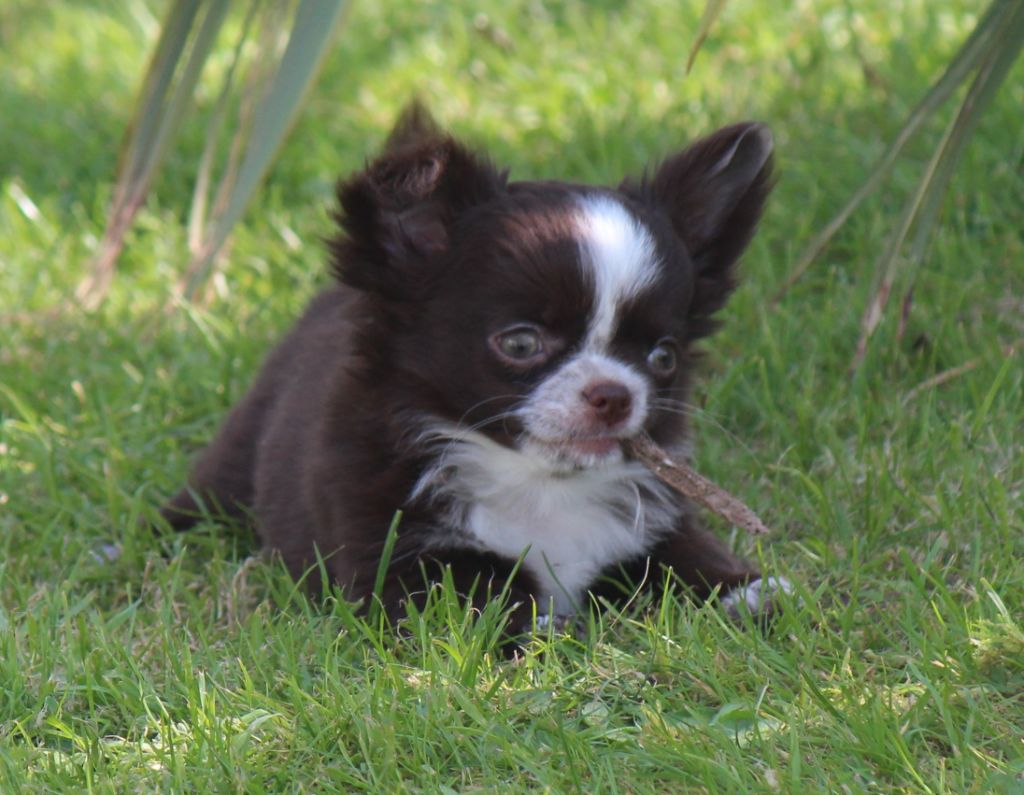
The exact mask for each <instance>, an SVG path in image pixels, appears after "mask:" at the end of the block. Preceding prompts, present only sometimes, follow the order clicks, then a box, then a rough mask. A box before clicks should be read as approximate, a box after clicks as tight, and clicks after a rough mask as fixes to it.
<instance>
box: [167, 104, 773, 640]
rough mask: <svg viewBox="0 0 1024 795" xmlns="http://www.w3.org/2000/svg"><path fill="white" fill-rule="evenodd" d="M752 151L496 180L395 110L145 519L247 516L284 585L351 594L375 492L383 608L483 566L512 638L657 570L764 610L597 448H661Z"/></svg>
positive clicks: (727, 555) (717, 148)
mask: <svg viewBox="0 0 1024 795" xmlns="http://www.w3.org/2000/svg"><path fill="white" fill-rule="evenodd" d="M771 160H772V138H771V134H770V133H769V131H768V130H767V129H766V128H765V127H764V126H762V125H760V124H755V123H743V124H735V125H732V126H729V127H725V128H723V129H721V130H719V131H718V132H716V133H714V134H713V135H711V136H709V137H707V138H704V139H703V140H700V141H698V142H696V143H694V144H693V145H692V146H690V147H689V148H687V149H684V150H682V151H680V152H678V153H676V154H674V155H672V156H671V157H669V158H668V159H667V160H665V161H664V162H663V163H662V164H661V166H660V167H658V168H657V169H656V170H655V171H654V172H653V174H651V175H649V176H647V177H644V178H642V179H627V180H625V181H624V182H623V183H622V184H621V185H619V186H618V187H617V188H608V187H592V186H586V185H577V184H571V183H565V182H555V181H537V182H532V181H531V182H512V181H509V179H508V174H507V172H506V171H503V170H500V169H498V168H496V167H495V166H494V165H493V164H492V163H491V162H490V161H489V160H488V159H487V158H486V157H483V156H481V155H480V154H477V153H475V152H473V151H471V150H470V149H469V148H468V147H466V146H465V145H463V144H462V143H460V142H459V141H457V140H455V139H453V138H452V137H450V136H449V135H447V134H445V133H444V132H442V131H441V130H440V129H439V128H438V127H437V125H436V124H435V123H434V121H433V120H432V119H431V118H430V117H429V115H428V114H427V113H426V111H424V110H423V109H422V108H421V107H419V106H413V107H411V108H409V109H408V110H407V111H406V112H405V113H404V114H403V116H402V118H401V119H400V121H399V123H398V125H397V126H396V128H395V130H394V131H393V132H392V134H391V137H390V138H389V140H388V142H387V144H386V146H385V148H384V150H383V152H382V153H381V154H380V155H379V156H378V158H377V159H376V160H374V161H373V162H371V163H370V164H369V165H368V166H367V167H366V168H365V169H364V170H362V171H360V172H358V173H356V174H355V175H354V176H352V177H350V178H348V179H347V180H343V181H342V182H341V183H340V184H339V187H338V199H339V203H340V209H339V211H338V212H337V221H338V223H339V225H340V232H339V233H338V235H337V237H336V238H335V239H334V240H333V241H332V242H331V243H330V254H331V264H332V270H333V275H334V277H335V279H336V283H335V284H334V285H333V286H331V287H330V288H328V289H327V290H326V291H324V292H323V293H321V294H320V295H319V296H317V297H316V298H315V299H314V300H313V301H312V303H311V305H310V306H309V308H308V310H307V311H306V313H305V315H303V317H302V318H301V319H300V320H299V322H298V323H297V325H296V326H295V328H294V329H293V330H292V331H291V333H290V334H289V335H288V336H287V337H286V338H285V339H284V341H283V342H282V343H281V344H280V346H279V347H278V348H277V349H276V350H275V351H274V352H273V353H272V354H271V355H270V357H269V358H268V360H267V362H266V364H265V366H264V368H263V371H262V372H261V374H260V375H259V377H258V378H257V379H256V382H255V384H254V385H253V386H252V388H251V389H250V391H249V392H248V394H247V395H245V397H243V398H242V399H241V401H240V402H239V403H238V405H237V406H235V408H234V409H233V410H232V411H231V413H230V414H229V415H228V417H227V420H226V421H225V423H224V426H223V428H222V429H221V430H220V433H219V434H218V436H217V437H216V439H215V440H214V441H213V443H212V444H211V445H210V446H209V448H207V450H206V451H205V452H204V453H203V454H202V455H201V456H200V457H199V459H198V461H197V463H196V464H195V467H194V469H193V471H192V474H191V476H190V478H189V481H188V486H187V487H186V488H185V489H183V490H182V491H181V492H180V493H178V494H177V495H176V496H175V497H173V498H172V499H171V500H170V502H169V503H168V504H167V505H166V506H165V507H164V509H163V516H164V517H165V519H166V520H167V521H168V522H169V523H170V524H171V525H172V526H173V527H174V528H175V529H184V528H186V527H189V526H191V525H192V524H194V523H195V521H196V520H197V519H198V518H199V517H200V516H202V515H203V512H204V508H205V509H207V510H212V509H216V510H217V511H219V512H221V513H222V514H224V515H227V516H228V517H232V518H246V519H247V518H250V517H251V518H252V519H253V520H254V521H255V524H256V529H257V532H258V534H259V536H260V537H261V539H262V541H263V543H264V544H265V545H266V546H267V547H269V548H271V549H272V550H274V551H275V552H276V553H278V554H280V556H281V558H282V559H283V560H284V562H285V564H286V565H287V567H288V569H289V570H290V572H291V573H292V574H293V575H294V576H295V577H296V578H300V577H303V576H306V575H308V574H309V573H310V569H312V568H314V567H317V566H318V565H320V563H321V562H322V565H323V566H324V567H325V568H326V572H327V574H328V575H329V577H330V579H331V580H332V581H333V584H334V585H336V586H339V587H340V588H341V589H342V592H343V593H344V594H345V595H346V597H348V598H351V599H354V600H359V599H362V600H364V603H365V600H368V599H369V598H370V597H371V595H372V592H373V588H374V582H375V578H376V575H377V570H378V566H379V563H380V561H381V556H382V552H383V548H384V543H385V539H386V538H387V534H388V527H389V525H390V523H391V520H392V517H393V515H394V513H395V510H396V509H398V508H401V510H402V512H403V515H402V520H401V524H400V527H399V528H398V536H397V540H396V542H395V545H394V548H393V551H392V555H391V559H390V565H389V568H388V570H387V576H386V579H385V582H384V587H383V590H382V592H380V594H379V596H380V598H381V600H382V602H383V605H384V607H385V608H386V610H387V611H388V612H389V613H390V614H391V615H392V616H394V617H400V616H401V615H402V614H403V612H404V611H403V602H404V600H406V599H413V600H422V599H423V598H424V595H425V593H426V590H427V589H428V588H429V585H430V583H431V582H437V581H438V580H439V579H440V578H441V576H442V574H443V573H444V572H445V571H446V570H450V576H451V578H452V580H453V581H454V583H455V585H456V587H457V588H458V589H459V590H460V592H462V593H464V594H465V595H467V596H471V597H472V598H473V600H474V602H475V603H477V604H482V603H483V602H484V601H485V600H486V599H488V598H490V596H489V595H490V594H491V593H493V592H495V591H497V590H500V589H501V588H502V587H503V586H505V585H506V583H507V584H508V588H509V591H510V594H511V603H512V604H513V605H515V607H514V610H513V622H514V626H515V627H516V628H517V629H522V628H525V627H528V626H529V624H530V622H531V620H532V619H533V616H534V614H536V615H537V616H539V617H540V618H541V620H542V621H544V622H548V621H552V620H563V619H564V618H565V617H567V616H570V615H572V614H574V613H575V612H576V611H577V610H578V609H579V608H580V607H581V606H582V605H584V604H586V603H587V601H588V598H589V596H591V595H593V594H597V593H601V594H603V595H606V596H610V595H613V594H615V593H622V592H623V591H622V589H621V588H619V589H616V588H615V587H609V586H608V582H609V578H610V579H611V580H612V581H614V580H615V579H616V578H617V579H619V580H625V581H629V582H632V583H634V584H635V583H641V582H647V583H653V584H654V585H660V584H661V583H663V582H664V581H665V574H664V572H663V571H662V567H664V568H665V569H668V570H670V571H671V572H672V574H673V575H674V577H676V578H678V579H679V580H681V581H682V583H683V584H685V585H686V586H688V587H689V589H690V590H691V591H692V592H694V593H695V594H696V595H697V596H699V597H700V596H706V595H707V594H709V593H710V592H711V591H712V590H713V589H715V588H719V589H720V591H721V593H723V594H724V596H723V601H724V602H725V603H726V606H727V607H730V608H732V609H735V608H736V607H737V606H738V605H739V604H749V605H750V607H751V608H753V609H754V610H755V611H756V610H761V609H765V608H766V606H767V605H768V604H770V598H769V597H770V595H771V592H772V591H774V590H777V589H778V588H780V587H782V588H785V587H786V584H785V583H784V581H782V580H780V579H778V580H777V579H775V578H771V579H766V580H761V579H760V575H759V573H758V571H757V569H756V568H754V567H753V566H751V565H750V564H748V563H746V562H744V561H742V560H740V559H739V558H737V557H736V556H734V555H733V554H732V553H731V552H730V551H729V550H728V548H727V547H726V546H725V545H724V544H723V543H722V542H721V541H719V540H718V539H716V538H715V537H713V536H712V535H710V534H709V533H708V532H706V531H705V530H703V529H702V528H701V527H700V525H699V523H698V520H697V518H696V516H695V515H694V511H693V509H692V508H691V506H689V505H688V504H687V503H686V502H685V500H684V499H683V498H681V497H680V496H679V495H677V494H675V493H674V492H672V491H670V490H669V489H667V488H666V487H665V486H663V485H661V484H660V483H659V482H658V481H656V480H655V478H654V477H653V476H652V475H651V473H650V472H648V470H647V469H645V468H644V466H642V465H641V464H640V463H638V462H636V461H634V460H631V459H630V457H629V455H628V454H626V453H625V452H624V450H623V442H624V441H626V440H628V439H631V438H632V437H634V436H636V435H637V434H641V433H647V434H649V435H650V436H651V437H652V438H653V439H654V440H655V441H656V442H657V443H658V444H660V445H661V446H663V447H665V448H667V449H668V450H670V451H673V452H674V453H675V454H676V455H680V456H685V455H686V454H687V451H688V442H687V423H686V406H687V403H686V397H687V391H688V387H689V382H690V378H691V375H692V373H693V369H694V361H695V358H696V357H695V351H694V345H695V343H697V341H698V340H700V339H701V338H702V337H704V336H706V335H707V334H709V333H710V332H711V331H712V330H713V329H714V327H715V322H714V320H713V316H714V314H715V312H716V311H717V310H718V309H719V308H721V307H722V305H723V304H724V303H725V301H726V299H727V297H728V295H729V293H730V292H731V291H732V289H733V288H734V286H735V268H736V263H737V259H738V258H739V256H740V254H741V252H742V251H743V249H744V248H745V247H746V245H747V243H748V242H749V240H750V238H751V235H752V234H753V232H754V228H755V226H756V224H757V221H758V218H759V216H760V215H761V211H762V207H763V205H764V203H765V199H766V197H767V194H768V192H769V188H770V173H771ZM309 579H310V581H311V582H319V581H320V576H319V575H318V574H316V573H313V575H312V576H311V577H310V578H309Z"/></svg>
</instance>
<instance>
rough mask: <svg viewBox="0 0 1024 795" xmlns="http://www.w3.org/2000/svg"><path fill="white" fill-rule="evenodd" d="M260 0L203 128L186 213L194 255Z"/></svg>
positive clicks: (253, 7)
mask: <svg viewBox="0 0 1024 795" xmlns="http://www.w3.org/2000/svg"><path fill="white" fill-rule="evenodd" d="M259 7H260V0H250V3H249V10H248V11H247V12H246V15H245V20H244V21H243V22H242V30H241V32H240V33H239V34H238V41H237V42H235V50H234V52H233V53H232V55H231V65H230V66H229V67H228V71H227V73H226V74H225V75H224V82H223V84H222V85H221V89H220V93H219V94H218V95H217V100H216V102H215V103H214V106H213V113H212V114H211V116H210V121H209V124H208V125H207V128H206V143H205V144H204V146H203V154H202V155H201V156H200V159H199V169H198V171H197V172H196V184H195V186H194V187H193V190H192V207H191V208H190V209H189V214H188V244H189V249H190V250H191V251H192V253H193V254H195V253H196V252H197V251H198V250H199V247H200V245H201V243H202V236H203V223H204V221H205V218H206V205H207V201H208V197H209V192H210V177H211V174H212V172H213V160H214V155H215V154H216V151H217V142H218V141H219V140H220V136H221V133H222V132H223V130H224V124H225V122H226V121H227V115H228V107H229V106H230V104H231V101H230V100H231V89H232V87H233V86H234V84H235V73H236V72H237V71H238V66H239V64H240V63H241V61H242V50H243V47H244V45H245V42H246V40H247V39H248V37H249V30H250V28H251V27H252V23H253V20H254V19H255V17H256V12H257V11H258V10H259Z"/></svg>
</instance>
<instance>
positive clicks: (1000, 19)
mask: <svg viewBox="0 0 1024 795" xmlns="http://www.w3.org/2000/svg"><path fill="white" fill-rule="evenodd" d="M1014 6H1015V3H1014V2H1013V0H994V1H993V2H992V4H991V5H990V6H989V8H988V10H987V11H986V12H985V15H984V16H983V17H982V18H981V20H980V21H979V22H978V24H977V25H976V26H975V28H974V30H973V31H971V34H970V35H969V36H968V37H967V40H966V41H965V42H964V44H963V46H962V47H961V48H960V50H959V51H958V52H957V54H956V56H955V57H954V58H953V60H952V61H951V62H950V64H949V66H947V67H946V71H945V72H943V74H942V76H941V77H940V78H939V79H938V80H937V81H936V82H935V84H934V85H933V86H932V87H931V89H929V91H928V93H927V94H926V95H925V96H924V98H923V99H922V100H921V102H919V103H918V105H917V107H915V108H914V110H913V111H911V113H910V115H909V116H908V117H907V120H906V122H904V124H903V126H902V127H901V128H900V130H899V132H898V133H897V134H896V137H895V138H894V139H893V141H892V143H891V144H889V147H888V148H887V149H886V150H885V152H884V153H883V154H882V156H881V157H880V158H879V159H878V161H877V162H876V163H875V165H874V166H873V167H872V169H871V171H870V172H869V173H868V176H867V178H866V179H865V180H864V182H863V183H862V184H861V186H860V187H859V188H857V190H856V191H854V193H853V195H852V196H851V197H850V198H849V200H848V201H847V202H846V204H845V205H843V207H842V209H840V210H839V212H838V213H836V215H835V216H834V217H833V218H832V219H831V220H830V221H829V222H828V223H827V224H825V226H824V227H823V228H822V230H821V231H820V232H819V233H818V234H817V235H815V236H814V238H813V239H812V240H811V242H810V243H808V244H807V247H806V248H805V249H804V251H803V253H802V254H801V255H800V256H799V257H798V258H797V261H796V264H795V265H794V266H793V268H792V270H791V271H790V273H789V275H788V276H787V277H786V279H785V281H783V283H782V286H781V287H779V289H778V290H777V291H776V292H775V294H774V295H773V296H772V299H771V302H772V304H777V303H778V302H779V301H780V300H781V299H782V297H783V296H784V295H785V294H786V292H788V290H789V288H790V287H792V286H793V285H794V284H795V283H796V282H797V281H798V280H799V279H800V277H801V276H803V275H804V273H806V271H807V269H808V268H809V267H810V266H811V264H812V263H813V262H814V260H815V259H817V257H818V255H819V254H821V252H822V251H823V250H824V249H825V246H827V245H828V243H829V241H831V240H832V238H833V237H834V236H835V234H836V232H838V231H839V230H840V229H841V228H842V226H843V224H845V223H846V221H847V220H848V219H849V217H850V216H851V215H853V213H854V211H855V210H856V209H857V208H858V207H859V206H860V205H861V203H862V202H863V201H864V200H865V199H866V198H867V197H868V196H870V195H871V194H872V193H874V192H875V190H876V189H877V188H878V186H879V185H880V184H881V183H882V180H884V179H885V177H886V176H887V175H888V173H889V170H890V169H891V168H892V166H893V164H894V163H895V162H896V159H897V158H898V157H899V154H900V152H902V151H903V148H904V147H905V146H906V145H907V143H908V142H909V141H910V139H911V138H913V136H914V134H915V133H916V132H917V131H918V130H919V129H920V128H921V126H922V125H923V124H924V123H925V122H926V121H928V119H930V118H931V117H932V116H933V115H934V113H935V112H936V111H937V110H938V109H939V108H940V107H942V105H943V104H945V102H946V100H948V99H949V97H951V96H952V95H953V93H954V92H955V91H956V90H957V89H958V88H959V87H960V86H961V85H962V84H963V83H964V81H966V80H967V78H968V77H969V76H970V74H971V72H973V71H974V70H975V69H976V68H977V67H978V65H979V64H980V63H981V62H982V60H983V59H984V57H985V55H986V53H987V52H988V51H989V48H990V46H991V44H992V39H993V37H994V36H996V35H997V34H998V32H999V31H1000V30H1001V29H1002V28H1003V27H1004V25H1005V24H1006V21H1007V19H1008V18H1009V17H1010V16H1011V15H1012V13H1013V11H1014Z"/></svg>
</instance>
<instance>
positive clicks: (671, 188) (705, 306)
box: [641, 122, 773, 331]
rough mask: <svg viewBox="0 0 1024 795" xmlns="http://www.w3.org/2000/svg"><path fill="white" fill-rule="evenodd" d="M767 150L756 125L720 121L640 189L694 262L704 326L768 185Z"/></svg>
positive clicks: (768, 139) (766, 137)
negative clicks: (721, 124)
mask: <svg viewBox="0 0 1024 795" xmlns="http://www.w3.org/2000/svg"><path fill="white" fill-rule="evenodd" d="M772 148H773V142H772V134H771V131H770V130H769V129H768V128H767V127H766V126H764V125H763V124H758V123H755V122H744V123H740V124H733V125H730V126H729V127H723V128H722V129H721V130H718V131H717V132H715V133H713V134H711V135H709V136H708V137H707V138H703V139H701V140H699V141H697V142H696V143H695V144H693V145H691V146H690V147H688V148H687V149H684V150H683V151H682V152H679V153H678V154H676V155H673V156H672V157H670V158H668V159H667V160H666V161H665V162H664V163H663V164H662V165H661V167H660V168H658V170H657V171H656V172H655V173H654V175H653V177H651V178H650V179H649V180H647V181H646V182H645V184H644V185H643V186H642V188H641V191H642V192H643V193H644V194H645V195H646V197H647V198H648V200H650V201H653V202H654V203H655V204H656V205H658V206H659V207H660V208H661V209H662V210H663V211H664V212H666V213H667V214H668V217H669V218H670V219H671V221H672V226H673V227H674V228H675V231H676V234H677V235H678V237H679V239H680V240H682V242H683V245H684V246H685V247H686V250H687V252H688V253H689V255H690V257H691V258H692V259H693V262H694V264H695V266H696V270H697V274H696V276H697V279H696V285H695V293H694V297H693V303H692V304H691V307H692V308H691V315H692V316H694V318H695V320H697V321H698V324H699V322H700V319H701V318H703V319H704V320H705V321H706V322H707V323H708V325H709V327H710V321H708V320H707V319H708V318H710V315H711V314H713V313H714V312H715V311H716V310H717V309H719V308H721V306H722V305H723V304H724V303H725V301H726V299H727V298H728V296H729V293H730V292H731V291H732V289H733V288H734V287H735V286H736V281H735V273H734V266H735V264H736V261H737V260H738V259H739V256H740V254H742V253H743V249H744V248H746V246H747V243H749V242H750V238H751V237H752V236H753V234H754V229H755V228H756V226H757V222H758V219H759V218H760V217H761V211H762V209H763V208H764V203H765V199H766V198H767V197H768V192H769V191H770V190H771V171H772ZM695 331H697V329H695Z"/></svg>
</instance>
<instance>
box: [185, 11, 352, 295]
mask: <svg viewBox="0 0 1024 795" xmlns="http://www.w3.org/2000/svg"><path fill="white" fill-rule="evenodd" d="M346 7H347V3H346V2H344V0H333V2H326V0H319V1H318V0H302V1H301V2H300V4H299V7H298V9H297V11H296V13H295V21H294V24H293V27H292V31H291V35H290V37H289V39H288V45H287V47H286V48H285V52H284V56H283V57H282V58H281V63H280V65H279V66H278V69H277V72H276V73H275V75H274V80H273V82H272V83H271V86H270V89H269V90H268V92H267V95H266V96H265V97H264V98H263V100H262V101H261V102H260V105H259V107H258V108H257V109H256V112H255V114H254V117H253V127H252V132H251V135H250V136H249V141H248V145H247V147H246V152H245V156H244V157H243V159H242V165H241V167H240V168H239V170H238V178H237V180H236V181H235V183H234V184H233V185H232V186H231V191H230V194H229V196H228V200H227V204H226V207H225V209H224V213H223V215H221V216H220V217H219V218H218V220H217V223H216V224H215V225H214V228H213V230H212V231H211V232H209V233H208V235H207V237H206V239H205V241H204V242H203V246H202V248H201V251H200V253H199V255H198V256H197V257H196V258H194V259H193V261H192V263H191V264H190V266H189V269H188V275H187V277H186V281H185V285H184V295H185V297H186V298H191V297H192V296H193V295H194V294H195V291H196V289H198V287H199V285H200V284H202V283H203V282H204V281H205V279H206V277H207V276H208V275H209V273H210V270H211V269H212V266H213V262H214V260H215V258H216V256H217V254H218V252H219V251H220V249H221V247H222V246H223V245H224V242H225V241H226V240H227V236H228V234H229V233H230V231H231V228H232V227H233V226H234V224H235V222H237V221H238V219H239V218H240V217H241V215H242V212H243V210H244V209H245V207H246V205H247V204H248V202H249V199H250V198H251V197H252V195H253V193H254V192H255V190H256V188H257V186H258V185H259V183H260V180H261V179H262V178H263V176H264V174H265V173H266V171H267V169H268V168H269V166H270V163H271V161H272V159H273V157H274V154H275V153H276V152H277V149H278V148H279V147H280V145H281V142H282V141H283V140H284V137H285V135H286V134H287V132H288V130H289V129H290V127H291V125H292V123H293V122H294V120H295V118H296V116H297V114H298V110H299V108H300V107H301V105H302V99H303V97H304V95H305V93H306V92H307V91H308V89H309V88H310V87H311V86H312V84H313V80H314V76H315V75H316V73H317V72H318V70H319V67H320V65H321V64H322V62H323V58H324V56H325V55H326V53H327V50H328V47H329V44H330V43H331V41H332V39H333V36H334V33H335V31H336V30H337V29H338V26H339V23H340V22H341V20H342V18H343V15H344V11H345V9H346Z"/></svg>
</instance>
